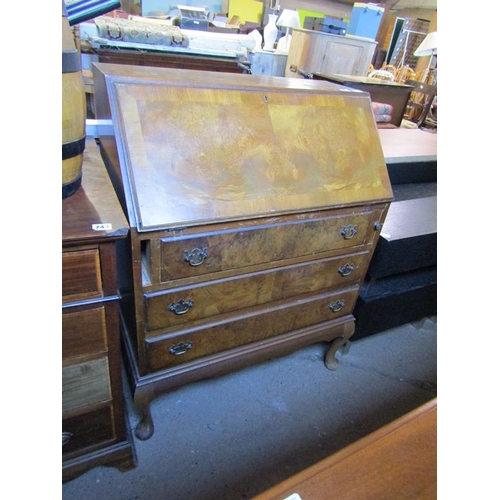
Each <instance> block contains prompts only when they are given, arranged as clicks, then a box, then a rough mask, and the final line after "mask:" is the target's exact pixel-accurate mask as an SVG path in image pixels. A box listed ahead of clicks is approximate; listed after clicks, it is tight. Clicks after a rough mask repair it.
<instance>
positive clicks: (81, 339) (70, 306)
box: [62, 139, 136, 481]
mask: <svg viewBox="0 0 500 500" xmlns="http://www.w3.org/2000/svg"><path fill="white" fill-rule="evenodd" d="M82 172H83V176H82V185H81V187H80V188H79V189H78V191H77V192H76V193H75V194H74V195H73V196H71V197H69V198H66V199H64V200H62V358H63V359H62V389H63V393H62V479H63V481H67V480H70V479H73V478H75V477H77V476H78V475H80V474H82V473H83V472H85V471H87V470H89V469H90V468H92V467H95V466H97V465H113V466H116V467H118V468H120V469H121V470H125V469H129V468H132V467H134V466H135V462H136V460H135V452H134V448H133V443H132V439H131V437H130V432H129V429H128V428H127V420H126V416H125V404H124V397H123V390H122V371H121V370H122V365H121V355H120V332H119V316H118V300H119V297H118V292H117V290H118V288H117V274H116V248H115V245H116V242H117V241H118V240H120V239H123V238H125V237H126V236H127V234H128V231H129V226H128V223H127V220H126V219H125V216H124V214H123V212H122V210H121V208H120V205H119V203H118V200H117V198H116V195H115V193H114V190H113V188H112V186H111V182H110V180H109V178H108V175H107V173H106V169H105V167H104V164H103V162H102V160H101V158H100V154H99V150H98V148H97V145H96V143H95V141H94V139H87V143H86V149H85V152H84V161H83V169H82Z"/></svg>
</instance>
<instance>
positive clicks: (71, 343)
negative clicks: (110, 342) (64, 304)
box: [62, 305, 108, 359]
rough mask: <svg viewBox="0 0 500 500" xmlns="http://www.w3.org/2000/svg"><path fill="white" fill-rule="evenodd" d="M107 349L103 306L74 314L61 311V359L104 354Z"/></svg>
mask: <svg viewBox="0 0 500 500" xmlns="http://www.w3.org/2000/svg"><path fill="white" fill-rule="evenodd" d="M107 348H108V346H107V340H106V309H105V307H104V306H102V305H99V306H97V307H91V308H87V309H83V310H79V311H75V312H73V311H67V310H63V315H62V354H63V359H64V358H69V357H74V356H82V355H86V354H92V353H99V352H105V351H106V350H107Z"/></svg>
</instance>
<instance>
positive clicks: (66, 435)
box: [62, 431, 73, 446]
mask: <svg viewBox="0 0 500 500" xmlns="http://www.w3.org/2000/svg"><path fill="white" fill-rule="evenodd" d="M72 437H73V434H71V432H66V431H63V433H62V445H63V446H64V445H65V444H68V443H69V442H70V441H71V438H72Z"/></svg>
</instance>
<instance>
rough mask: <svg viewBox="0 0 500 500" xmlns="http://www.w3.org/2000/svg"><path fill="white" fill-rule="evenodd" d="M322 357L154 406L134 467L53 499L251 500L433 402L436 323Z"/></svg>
mask: <svg viewBox="0 0 500 500" xmlns="http://www.w3.org/2000/svg"><path fill="white" fill-rule="evenodd" d="M327 348H328V344H326V343H318V344H314V345H312V346H310V347H307V348H305V349H302V350H300V351H297V352H295V353H294V354H291V355H289V356H286V357H283V358H280V359H276V360H273V361H270V362H267V363H264V364H260V365H257V366H253V367H250V368H246V369H244V370H240V371H238V372H236V373H232V374H230V375H226V376H223V377H219V378H216V379H212V380H206V381H202V382H197V383H194V384H191V385H188V386H185V387H182V388H181V389H179V390H177V391H175V392H172V393H169V394H165V395H162V396H160V397H158V398H157V399H155V400H154V401H153V403H152V405H151V411H152V415H153V419H154V423H155V433H154V434H153V436H152V437H151V438H150V439H149V440H147V441H139V440H135V448H136V453H137V459H138V466H137V467H136V468H135V469H133V470H130V471H126V472H120V471H118V470H116V469H114V468H108V467H97V468H95V469H92V470H91V471H88V472H86V473H85V474H83V475H81V476H80V477H78V478H76V479H74V480H72V481H70V482H68V483H65V484H63V486H62V498H63V499H67V500H80V499H82V500H90V499H92V500H94V499H103V500H134V499H141V500H156V499H162V500H163V499H165V500H238V499H248V498H252V497H253V496H254V495H256V494H258V493H260V492H262V491H264V490H266V489H268V488H270V487H271V486H273V485H274V484H277V483H278V482H280V481H282V480H284V479H286V478H287V477H290V476H291V475H293V474H295V473H297V472H299V471H301V470H303V469H304V468H306V467H308V466H310V465H312V464H314V463H315V462H317V461H318V460H321V459H322V458H325V457H327V456H328V455H330V454H332V453H334V452H336V451H338V450H340V449H342V448H343V447H345V446H347V445H349V444H350V443H352V442H354V441H356V440H358V439H359V438H361V437H363V436H365V435H367V434H369V433H370V432H372V431H374V430H376V429H378V428H380V427H382V426H383V425H385V424H387V423H389V422H390V421H392V420H394V419H395V418H398V417H400V416H401V415H403V414H405V413H407V412H408V411H410V410H412V409H414V408H416V407H418V406H420V405H421V404H423V403H425V402H426V401H428V400H430V399H432V398H434V397H436V396H437V318H436V317H432V318H425V319H424V320H422V321H420V322H418V323H414V324H407V325H403V326H401V327H398V328H394V329H392V330H388V331H385V332H381V333H379V334H376V335H372V336H369V337H366V338H363V339H360V340H356V341H353V342H352V343H351V347H350V350H349V352H348V353H347V354H344V355H340V356H338V357H339V359H340V363H341V364H340V367H339V369H338V370H337V371H334V372H332V371H329V370H327V369H326V368H325V366H324V364H323V358H324V355H325V353H326V351H327ZM127 403H128V405H129V409H130V423H131V426H132V428H133V427H135V425H136V423H137V415H136V414H135V412H134V409H133V407H132V406H131V405H130V395H129V394H128V395H127ZM134 439H135V438H134Z"/></svg>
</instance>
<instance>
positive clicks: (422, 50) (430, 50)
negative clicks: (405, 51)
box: [413, 31, 438, 57]
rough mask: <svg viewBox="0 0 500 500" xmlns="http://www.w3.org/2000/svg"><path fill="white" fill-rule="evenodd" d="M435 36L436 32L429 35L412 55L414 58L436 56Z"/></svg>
mask: <svg viewBox="0 0 500 500" xmlns="http://www.w3.org/2000/svg"><path fill="white" fill-rule="evenodd" d="M437 36H438V34H437V31H433V32H432V33H429V34H428V35H427V36H426V37H425V38H424V41H423V42H422V43H421V44H420V45H419V46H418V49H417V50H416V51H415V52H414V53H413V55H414V56H415V57H423V56H432V55H434V54H437Z"/></svg>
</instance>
